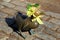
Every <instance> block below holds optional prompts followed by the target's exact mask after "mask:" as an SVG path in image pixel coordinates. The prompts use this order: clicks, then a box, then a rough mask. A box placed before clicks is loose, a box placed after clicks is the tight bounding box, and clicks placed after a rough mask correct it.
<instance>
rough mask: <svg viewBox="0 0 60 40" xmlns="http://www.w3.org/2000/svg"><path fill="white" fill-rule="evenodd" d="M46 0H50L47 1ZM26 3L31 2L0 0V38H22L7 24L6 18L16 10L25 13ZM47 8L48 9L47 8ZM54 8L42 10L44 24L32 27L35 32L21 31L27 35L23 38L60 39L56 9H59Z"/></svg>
mask: <svg viewBox="0 0 60 40" xmlns="http://www.w3.org/2000/svg"><path fill="white" fill-rule="evenodd" d="M35 2H36V1H35ZM42 2H43V1H42ZM48 2H50V1H47V3H48ZM28 3H31V2H27V1H26V0H25V1H24V0H22V1H21V0H0V40H24V39H23V38H22V37H21V36H19V35H18V34H17V33H16V32H14V31H13V29H12V28H11V27H9V26H8V25H7V23H6V18H12V17H15V15H16V14H17V12H18V11H19V12H21V13H23V14H24V13H26V5H27V4H28ZM38 3H39V2H38ZM52 3H53V2H52ZM57 4H58V3H57ZM57 4H56V5H57ZM46 5H47V4H46ZM46 5H45V6H46ZM45 6H43V7H45ZM47 7H49V6H47ZM52 7H53V6H52ZM49 8H50V7H49ZM53 8H54V7H53ZM43 9H46V8H43ZM47 10H50V9H48V8H47ZM54 10H55V11H53V10H52V9H51V10H50V11H44V12H45V15H44V17H43V18H41V19H42V20H43V22H44V25H39V28H36V29H34V30H33V31H34V32H35V34H33V35H29V34H28V33H27V32H23V33H22V34H24V35H25V34H26V35H27V38H26V39H25V40H60V14H59V12H60V11H56V10H59V9H54ZM51 11H53V12H51ZM55 12H56V13H55ZM12 23H13V22H12Z"/></svg>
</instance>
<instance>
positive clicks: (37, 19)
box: [32, 16, 44, 24]
mask: <svg viewBox="0 0 60 40" xmlns="http://www.w3.org/2000/svg"><path fill="white" fill-rule="evenodd" d="M40 17H41V16H37V17H35V18H34V19H32V22H34V21H37V22H38V23H39V24H44V23H43V22H42V20H41V19H40Z"/></svg>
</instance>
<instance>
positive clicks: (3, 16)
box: [0, 12, 8, 18]
mask: <svg viewBox="0 0 60 40" xmlns="http://www.w3.org/2000/svg"><path fill="white" fill-rule="evenodd" d="M6 17H8V14H6V13H3V12H0V18H6Z"/></svg>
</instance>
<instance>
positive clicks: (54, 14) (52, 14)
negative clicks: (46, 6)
mask: <svg viewBox="0 0 60 40" xmlns="http://www.w3.org/2000/svg"><path fill="white" fill-rule="evenodd" d="M45 14H46V15H49V16H51V17H55V18H57V19H60V14H59V13H54V12H49V11H48V12H45Z"/></svg>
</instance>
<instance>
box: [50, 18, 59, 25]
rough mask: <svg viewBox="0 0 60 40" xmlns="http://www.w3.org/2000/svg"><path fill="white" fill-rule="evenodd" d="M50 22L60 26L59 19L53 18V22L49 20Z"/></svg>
mask: <svg viewBox="0 0 60 40" xmlns="http://www.w3.org/2000/svg"><path fill="white" fill-rule="evenodd" d="M49 22H52V23H55V24H57V25H60V20H58V19H54V18H51V20H49Z"/></svg>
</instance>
